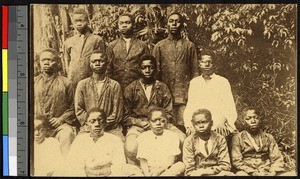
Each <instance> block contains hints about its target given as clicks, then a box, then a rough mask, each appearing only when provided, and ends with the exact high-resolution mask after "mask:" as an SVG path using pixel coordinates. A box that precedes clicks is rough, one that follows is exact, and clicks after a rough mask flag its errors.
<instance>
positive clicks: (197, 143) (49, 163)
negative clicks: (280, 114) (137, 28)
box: [34, 49, 286, 176]
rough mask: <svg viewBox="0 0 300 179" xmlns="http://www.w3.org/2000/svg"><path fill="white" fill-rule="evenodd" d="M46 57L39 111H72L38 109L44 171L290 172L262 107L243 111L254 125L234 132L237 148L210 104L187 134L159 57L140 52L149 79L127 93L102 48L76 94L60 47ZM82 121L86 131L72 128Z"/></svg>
mask: <svg viewBox="0 0 300 179" xmlns="http://www.w3.org/2000/svg"><path fill="white" fill-rule="evenodd" d="M39 60H40V66H41V69H42V73H41V74H40V75H39V76H37V77H36V78H35V82H34V83H35V108H37V109H36V111H42V110H49V108H51V110H50V111H52V113H53V115H52V116H54V115H55V114H62V112H61V111H64V112H63V115H60V117H52V118H51V119H49V116H45V115H35V120H34V129H35V143H34V169H35V170H34V174H35V175H36V176H180V175H186V176H207V175H219V176H230V175H252V176H274V175H283V174H286V173H285V171H284V162H283V157H282V155H281V153H280V151H279V149H278V146H277V144H276V142H275V140H274V138H273V137H272V136H271V135H270V134H267V133H265V132H263V131H262V130H260V117H259V114H258V112H257V111H256V109H254V108H245V109H244V110H243V111H242V118H243V122H244V124H245V126H246V128H245V130H243V131H241V132H239V133H237V134H235V135H234V136H233V138H232V140H231V146H230V145H229V150H228V145H227V142H226V139H225V137H224V136H222V135H220V134H218V133H217V132H215V131H214V130H212V127H213V124H214V123H216V122H218V121H214V120H213V117H212V113H211V112H210V110H208V109H204V108H201V109H196V110H193V113H192V116H191V119H190V123H191V125H192V126H190V128H193V129H192V130H191V131H192V132H190V133H187V134H188V137H186V134H185V133H183V132H182V131H180V130H179V129H178V128H177V127H175V126H174V125H173V124H172V120H173V119H172V118H173V117H172V96H171V93H170V91H169V89H168V87H167V85H166V84H164V83H163V82H161V81H158V80H156V78H155V73H156V68H157V61H156V59H155V57H153V56H151V55H144V56H142V57H141V58H140V61H139V71H140V73H141V75H142V78H140V79H138V80H136V81H134V82H132V83H131V84H129V85H128V86H127V87H126V88H125V90H124V94H122V89H121V87H120V84H119V83H118V82H117V81H114V80H112V79H110V78H109V77H107V76H106V67H107V64H108V58H107V55H106V52H104V51H101V50H98V51H94V52H93V53H92V55H91V56H90V67H91V70H92V72H93V73H92V76H91V77H89V78H86V79H84V80H81V81H80V82H79V83H78V85H77V87H76V92H75V98H74V97H73V92H72V89H71V88H72V85H71V83H69V81H68V80H67V79H66V78H65V77H63V76H61V75H60V74H59V73H58V70H57V64H58V60H59V55H58V53H57V52H56V51H55V50H53V49H46V50H44V51H43V52H42V53H40V55H39ZM123 105H124V107H123ZM66 109H67V110H66ZM74 109H75V114H74ZM123 109H124V110H123ZM75 116H76V117H75ZM77 119H78V120H77ZM122 119H124V120H122ZM76 121H79V123H80V126H81V127H80V130H79V132H77V131H76V130H74V127H72V126H73V124H74V123H76ZM123 126H125V127H126V135H125V136H126V137H124V135H123V130H122V127H123ZM229 151H230V152H229ZM233 169H234V170H233ZM233 171H234V172H233Z"/></svg>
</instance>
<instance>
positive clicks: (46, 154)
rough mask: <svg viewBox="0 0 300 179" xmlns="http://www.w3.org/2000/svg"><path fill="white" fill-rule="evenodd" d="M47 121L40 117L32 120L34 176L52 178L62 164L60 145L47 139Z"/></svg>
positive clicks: (53, 140) (55, 140)
mask: <svg viewBox="0 0 300 179" xmlns="http://www.w3.org/2000/svg"><path fill="white" fill-rule="evenodd" d="M49 126H50V124H49V121H48V120H47V119H46V118H45V117H44V116H41V115H38V116H35V120H34V176H54V175H56V174H55V173H56V172H57V170H58V169H59V168H60V167H59V164H61V163H62V162H63V157H62V153H61V150H60V143H59V141H58V140H57V139H56V138H53V137H48V130H49Z"/></svg>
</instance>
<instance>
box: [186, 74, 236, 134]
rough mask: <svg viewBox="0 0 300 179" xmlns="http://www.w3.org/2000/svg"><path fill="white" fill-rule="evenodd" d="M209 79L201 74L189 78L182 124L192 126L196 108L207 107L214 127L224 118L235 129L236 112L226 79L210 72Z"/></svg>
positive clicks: (222, 121) (223, 122) (222, 123)
mask: <svg viewBox="0 0 300 179" xmlns="http://www.w3.org/2000/svg"><path fill="white" fill-rule="evenodd" d="M210 77H211V79H210V80H209V81H205V80H204V78H203V76H202V75H201V76H198V77H196V78H194V79H192V80H191V82H190V86H189V92H188V102H187V105H186V108H185V110H184V115H183V117H184V125H185V126H186V127H190V126H192V123H191V119H192V115H193V113H194V112H195V111H196V110H197V109H201V108H204V109H208V110H209V111H210V112H211V115H212V119H213V121H214V125H213V126H212V129H215V128H216V126H218V125H224V124H225V122H226V121H224V118H226V120H227V122H228V124H229V125H230V126H231V127H232V128H233V129H235V125H234V122H235V120H236V119H237V112H236V107H235V103H234V100H233V96H232V92H231V87H230V84H229V82H228V80H227V79H226V78H224V77H222V76H220V75H216V74H212V75H211V76H210Z"/></svg>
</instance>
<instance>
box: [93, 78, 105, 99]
mask: <svg viewBox="0 0 300 179" xmlns="http://www.w3.org/2000/svg"><path fill="white" fill-rule="evenodd" d="M105 80H106V77H105V78H104V79H103V80H101V81H100V80H99V81H96V80H93V83H94V85H95V87H96V91H97V92H98V95H99V96H100V94H101V90H102V88H103V85H104V82H105Z"/></svg>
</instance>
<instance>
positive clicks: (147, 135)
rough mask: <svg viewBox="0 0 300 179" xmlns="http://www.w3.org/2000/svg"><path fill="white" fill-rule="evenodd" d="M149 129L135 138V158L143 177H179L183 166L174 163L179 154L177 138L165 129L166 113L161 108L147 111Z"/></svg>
mask: <svg viewBox="0 0 300 179" xmlns="http://www.w3.org/2000/svg"><path fill="white" fill-rule="evenodd" d="M148 117H149V125H150V129H151V130H148V131H145V132H143V133H142V134H140V135H139V137H138V138H137V143H138V152H137V158H138V159H139V160H140V166H141V169H142V171H143V174H144V175H145V176H179V175H180V174H183V172H184V169H185V166H184V164H183V163H182V162H176V157H177V155H179V154H180V153H181V151H180V149H179V142H180V141H179V137H178V135H177V134H176V133H175V132H172V131H170V130H167V129H165V127H166V124H167V122H168V121H167V113H166V112H165V111H164V109H163V108H158V107H157V108H153V109H151V110H150V111H149V114H148Z"/></svg>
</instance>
